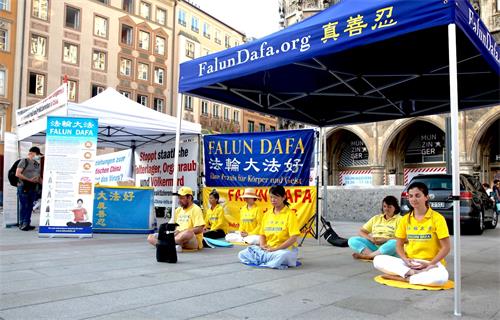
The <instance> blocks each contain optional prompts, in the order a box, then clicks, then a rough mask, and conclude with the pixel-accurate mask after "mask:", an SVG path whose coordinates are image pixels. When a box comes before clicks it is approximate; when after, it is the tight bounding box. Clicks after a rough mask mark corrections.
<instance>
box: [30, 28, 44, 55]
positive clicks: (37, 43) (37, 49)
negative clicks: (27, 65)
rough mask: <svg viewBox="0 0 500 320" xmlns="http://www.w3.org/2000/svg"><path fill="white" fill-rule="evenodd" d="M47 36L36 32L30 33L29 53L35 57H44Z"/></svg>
mask: <svg viewBox="0 0 500 320" xmlns="http://www.w3.org/2000/svg"><path fill="white" fill-rule="evenodd" d="M46 49H47V38H46V37H42V36H39V35H37V34H32V35H31V44H30V54H31V55H32V56H35V57H45V54H46V52H47V50H46Z"/></svg>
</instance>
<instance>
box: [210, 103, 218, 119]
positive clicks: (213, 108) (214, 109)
mask: <svg viewBox="0 0 500 320" xmlns="http://www.w3.org/2000/svg"><path fill="white" fill-rule="evenodd" d="M212 116H213V117H214V118H218V117H219V105H218V104H217V103H214V105H213V106H212Z"/></svg>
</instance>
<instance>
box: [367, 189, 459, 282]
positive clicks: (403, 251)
mask: <svg viewBox="0 0 500 320" xmlns="http://www.w3.org/2000/svg"><path fill="white" fill-rule="evenodd" d="M408 199H409V201H410V205H411V206H412V207H413V211H412V212H410V213H409V214H408V215H406V216H404V217H402V218H401V221H400V223H399V226H398V229H397V230H396V239H397V242H396V252H397V253H398V255H399V256H400V257H401V258H396V257H392V256H387V255H379V256H376V257H375V258H374V259H373V266H374V267H375V268H376V269H378V270H380V271H382V272H383V273H384V275H383V276H382V277H384V278H386V279H392V280H400V281H406V282H409V283H411V284H420V285H428V286H442V285H443V284H445V283H446V282H447V281H448V271H447V270H446V268H445V264H446V262H445V260H444V258H445V257H446V256H447V255H448V253H449V252H450V234H449V232H448V226H447V225H446V220H445V219H444V217H443V216H442V215H441V214H440V213H438V212H436V211H434V210H432V209H431V208H430V207H429V204H428V201H429V189H428V188H427V186H426V185H425V184H424V183H422V182H414V183H412V184H410V186H409V187H408ZM405 243H406V245H405Z"/></svg>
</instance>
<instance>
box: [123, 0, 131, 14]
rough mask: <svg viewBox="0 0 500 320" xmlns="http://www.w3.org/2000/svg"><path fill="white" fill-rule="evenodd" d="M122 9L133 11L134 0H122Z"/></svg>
mask: <svg viewBox="0 0 500 320" xmlns="http://www.w3.org/2000/svg"><path fill="white" fill-rule="evenodd" d="M122 9H123V10H125V11H127V12H128V13H134V0H122Z"/></svg>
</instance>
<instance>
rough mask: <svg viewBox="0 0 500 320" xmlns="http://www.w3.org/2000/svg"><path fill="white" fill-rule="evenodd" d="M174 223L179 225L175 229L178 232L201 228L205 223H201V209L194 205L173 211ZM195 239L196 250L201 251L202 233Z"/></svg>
mask: <svg viewBox="0 0 500 320" xmlns="http://www.w3.org/2000/svg"><path fill="white" fill-rule="evenodd" d="M175 223H177V224H178V225H179V226H178V227H177V230H178V231H184V230H187V229H192V228H195V227H199V226H203V225H205V221H203V212H202V211H201V208H200V207H198V206H197V205H196V204H192V205H191V206H190V207H189V208H187V209H183V208H182V207H179V208H177V209H176V210H175ZM196 238H197V239H198V249H202V248H203V232H201V233H198V234H197V235H196Z"/></svg>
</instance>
